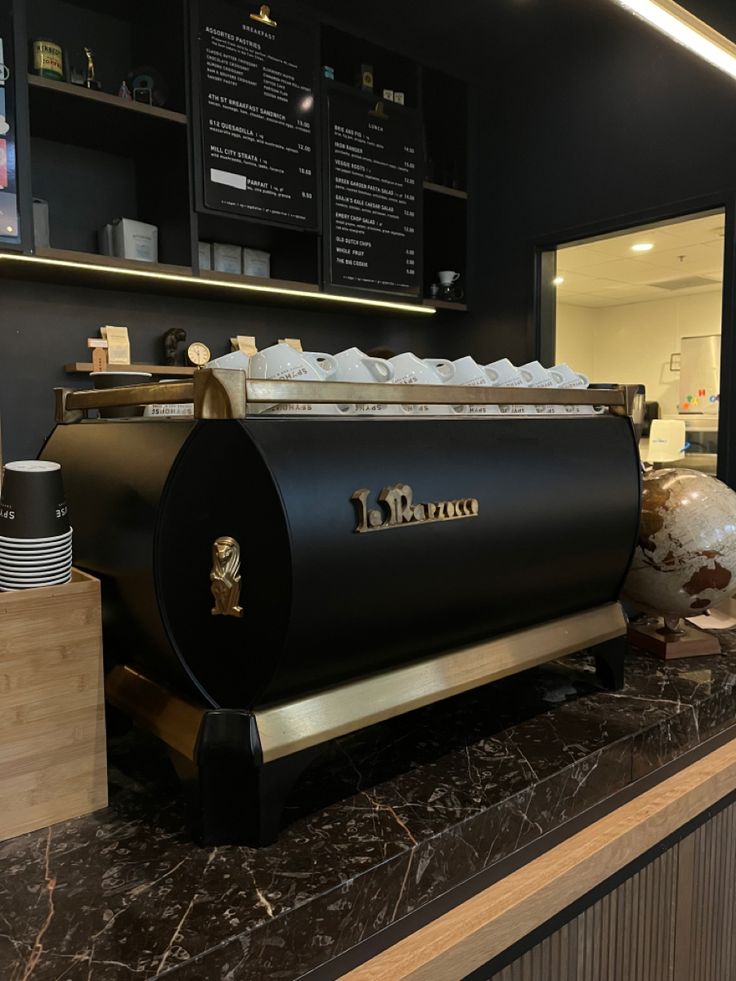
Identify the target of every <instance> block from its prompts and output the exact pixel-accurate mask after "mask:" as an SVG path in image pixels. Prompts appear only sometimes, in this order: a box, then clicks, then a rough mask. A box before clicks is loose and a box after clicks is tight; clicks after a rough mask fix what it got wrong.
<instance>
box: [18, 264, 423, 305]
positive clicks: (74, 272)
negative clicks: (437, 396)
mask: <svg viewBox="0 0 736 981" xmlns="http://www.w3.org/2000/svg"><path fill="white" fill-rule="evenodd" d="M3 275H4V276H7V277H9V278H16V279H25V280H39V281H43V282H55V283H60V284H61V285H64V286H72V285H79V286H89V287H94V288H97V289H116V290H132V291H135V292H149V293H158V294H166V295H174V296H181V297H185V296H187V297H192V296H196V297H198V298H199V299H208V300H227V301H229V302H231V303H232V302H236V301H237V300H239V299H248V300H251V301H253V302H254V303H263V304H269V305H270V304H274V303H276V304H281V305H284V304H290V305H297V306H300V307H302V308H304V307H311V306H314V305H318V306H321V307H322V308H324V309H333V310H334V309H339V307H341V306H342V307H348V308H351V309H353V310H355V311H356V312H360V311H363V312H368V311H371V312H372V313H374V314H376V313H394V314H396V313H404V314H414V315H420V316H421V315H422V314H424V315H428V314H429V315H431V314H432V313H434V308H432V307H428V306H426V305H425V304H421V303H401V302H397V301H396V300H383V299H364V298H363V297H353V296H338V295H337V294H334V293H323V292H322V291H321V290H319V289H318V288H317V287H316V286H315V285H314V284H313V283H293V282H291V281H284V280H272V279H258V278H256V277H248V276H228V274H226V273H211V272H208V273H205V274H204V275H202V276H196V275H194V273H193V272H192V270H191V269H190V268H189V267H188V266H170V265H163V264H156V263H150V262H135V261H133V260H130V259H118V258H114V257H110V256H101V255H94V254H92V253H85V252H72V251H68V250H64V249H42V250H39V252H38V253H37V254H36V255H28V254H27V253H18V252H10V251H7V252H5V251H3V252H0V276H3Z"/></svg>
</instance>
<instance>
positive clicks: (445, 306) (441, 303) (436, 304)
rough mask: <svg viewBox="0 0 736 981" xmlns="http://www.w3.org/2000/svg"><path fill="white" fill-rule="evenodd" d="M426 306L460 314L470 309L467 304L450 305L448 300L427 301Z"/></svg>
mask: <svg viewBox="0 0 736 981" xmlns="http://www.w3.org/2000/svg"><path fill="white" fill-rule="evenodd" d="M424 306H425V307H431V308H432V309H433V310H456V311H458V312H460V313H462V312H463V311H464V310H467V309H468V306H467V304H466V303H450V302H449V301H448V300H425V301H424Z"/></svg>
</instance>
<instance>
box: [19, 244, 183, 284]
mask: <svg viewBox="0 0 736 981" xmlns="http://www.w3.org/2000/svg"><path fill="white" fill-rule="evenodd" d="M36 255H37V256H38V258H39V259H53V260H55V261H56V262H72V263H74V264H75V265H79V266H89V265H94V266H105V267H107V268H109V269H128V270H130V271H132V272H138V273H143V274H148V275H151V276H155V275H157V274H159V275H160V274H163V275H167V276H189V277H192V270H191V268H190V267H189V266H175V265H172V264H170V263H166V262H140V261H139V260H137V259H120V258H118V256H114V255H98V254H97V253H96V252H74V251H73V250H72V249H36Z"/></svg>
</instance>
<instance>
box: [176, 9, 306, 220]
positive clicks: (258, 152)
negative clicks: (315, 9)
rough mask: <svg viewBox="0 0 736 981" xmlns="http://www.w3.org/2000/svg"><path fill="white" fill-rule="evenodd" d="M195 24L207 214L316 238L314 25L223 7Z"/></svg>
mask: <svg viewBox="0 0 736 981" xmlns="http://www.w3.org/2000/svg"><path fill="white" fill-rule="evenodd" d="M195 18H196V19H195V57H194V70H195V76H196V77H195V101H196V103H197V106H198V110H199V111H198V121H199V126H200V132H201V166H200V176H201V184H200V186H201V192H202V198H201V205H202V206H203V210H211V211H217V212H227V213H228V214H230V215H237V216H240V217H244V218H250V219H254V220H257V221H264V222H268V223H272V224H282V225H288V226H292V227H293V226H296V227H299V228H304V229H308V230H310V231H315V230H318V226H319V199H318V180H317V168H318V161H317V152H316V148H317V138H316V132H315V129H316V120H317V108H316V106H315V98H316V90H317V78H318V62H319V55H318V52H319V47H318V42H319V36H318V26H317V24H316V22H313V21H306V20H303V19H301V18H299V17H296V16H294V15H291V14H289V13H288V12H287V9H286V8H284V6H283V5H282V4H279V5H278V7H275V8H272V9H271V11H270V16H269V18H268V20H266V21H264V20H263V19H262V18H260V17H258V6H257V5H252V6H251V5H249V4H248V3H229V2H226V0H201V2H200V3H198V4H196V5H195ZM198 183H199V182H198Z"/></svg>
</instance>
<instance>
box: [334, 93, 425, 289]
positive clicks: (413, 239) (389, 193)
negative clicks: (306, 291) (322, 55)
mask: <svg viewBox="0 0 736 981" xmlns="http://www.w3.org/2000/svg"><path fill="white" fill-rule="evenodd" d="M326 103H327V107H326V115H327V119H326V125H325V154H326V158H327V173H326V183H325V189H324V201H325V206H326V210H327V214H326V217H325V229H326V235H325V243H324V250H325V262H324V267H325V279H326V285H328V286H330V287H333V288H336V289H338V290H345V291H349V292H354V291H360V292H370V293H382V294H391V295H397V294H398V295H400V296H402V297H411V298H416V299H419V298H420V297H421V293H422V199H423V194H422V174H421V159H422V155H421V124H420V121H419V117H418V114H417V113H416V112H414V111H413V110H410V109H406V108H404V107H402V106H397V105H393V104H392V103H390V102H386V103H383V104H381V103H377V101H376V98H375V96H374V97H372V98H367V97H366V96H365V95H363V94H361V93H358V92H355V93H353V92H349V91H339V90H333V91H328V93H327V98H326Z"/></svg>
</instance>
